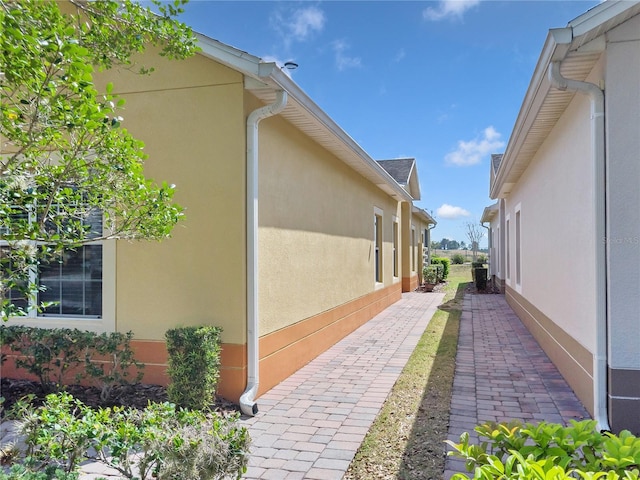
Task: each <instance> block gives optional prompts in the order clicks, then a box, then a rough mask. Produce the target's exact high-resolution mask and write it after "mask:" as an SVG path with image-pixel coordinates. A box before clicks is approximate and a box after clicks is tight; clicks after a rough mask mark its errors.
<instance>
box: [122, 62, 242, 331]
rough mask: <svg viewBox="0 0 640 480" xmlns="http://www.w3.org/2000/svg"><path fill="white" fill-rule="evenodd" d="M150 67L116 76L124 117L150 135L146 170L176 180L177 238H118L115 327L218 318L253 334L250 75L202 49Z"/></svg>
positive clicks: (160, 326)
mask: <svg viewBox="0 0 640 480" xmlns="http://www.w3.org/2000/svg"><path fill="white" fill-rule="evenodd" d="M153 62H154V63H153V65H154V66H155V67H156V71H155V72H154V74H153V75H151V76H150V77H143V78H140V77H133V76H131V75H125V76H124V77H123V78H115V79H114V84H115V89H116V91H118V92H119V93H121V94H122V96H123V97H124V98H125V99H126V100H127V105H126V106H127V108H126V111H125V112H124V116H125V123H124V125H125V126H126V127H127V128H128V129H129V130H130V131H131V133H132V134H133V135H134V136H136V137H137V138H139V139H141V140H143V141H144V142H145V143H146V148H145V150H146V152H147V154H148V155H149V159H148V161H147V162H146V165H145V172H146V174H147V175H148V176H150V177H152V178H154V179H156V180H157V181H167V182H169V183H175V184H176V185H177V193H176V201H177V202H178V203H179V204H181V205H182V206H184V207H185V208H186V211H185V219H184V221H183V222H181V224H179V225H178V226H177V227H176V228H175V229H174V232H173V238H171V239H168V240H165V241H163V242H161V243H156V242H135V243H127V242H122V241H120V242H118V244H117V268H116V271H117V329H118V330H120V331H127V330H133V331H134V333H135V336H136V338H138V339H163V338H164V332H165V331H166V330H167V329H168V328H171V327H175V326H178V325H194V324H213V325H219V326H222V327H223V329H224V333H223V340H224V341H225V342H231V343H243V342H244V341H245V318H246V315H245V297H246V294H245V273H244V272H245V267H244V265H245V264H244V262H245V240H244V239H245V222H244V218H245V194H244V186H245V140H244V132H245V130H244V112H243V84H242V75H240V74H238V73H237V72H233V71H232V70H230V69H228V68H226V67H224V66H222V65H219V64H217V63H215V62H212V61H210V60H207V59H204V58H203V57H201V56H196V57H194V58H191V59H188V60H186V61H180V62H167V61H164V60H162V59H160V58H159V57H154V58H153Z"/></svg>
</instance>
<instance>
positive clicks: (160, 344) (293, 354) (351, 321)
mask: <svg viewBox="0 0 640 480" xmlns="http://www.w3.org/2000/svg"><path fill="white" fill-rule="evenodd" d="M412 280H413V279H412ZM415 283H416V286H417V277H415ZM402 290H403V288H402V285H401V284H400V283H396V284H394V285H392V286H390V287H386V288H383V289H380V290H377V291H375V292H373V293H371V294H368V295H365V296H363V297H360V298H358V299H356V300H353V301H351V302H348V303H346V304H344V305H340V306H339V307H336V308H332V309H331V310H327V311H326V312H323V313H320V314H318V315H315V316H313V317H310V318H308V319H306V320H303V321H301V322H298V323H296V324H295V325H291V326H289V327H287V328H283V329H281V330H278V331H277V332H273V333H270V334H268V335H264V336H263V337H261V338H260V347H259V348H260V387H259V389H258V396H259V395H261V394H262V393H264V392H266V391H267V390H269V389H271V388H272V387H274V386H275V385H277V384H278V383H280V382H281V381H282V380H284V379H285V378H287V377H288V376H290V375H291V374H293V373H294V372H295V371H296V370H298V369H300V368H302V367H303V366H304V365H306V364H307V363H309V362H310V361H311V360H313V359H314V358H315V357H317V356H318V355H320V354H321V353H322V352H324V351H325V350H327V349H328V348H329V347H331V346H332V345H334V344H335V343H337V342H338V341H340V340H341V339H342V338H344V337H345V336H347V335H348V334H349V333H351V332H353V331H354V330H356V329H357V328H358V327H360V326H361V325H363V324H365V323H366V322H368V321H369V320H371V319H372V318H373V317H374V316H376V315H377V314H378V313H380V312H381V311H383V310H384V309H385V308H387V307H388V306H389V305H392V304H393V303H395V302H397V301H398V300H400V298H401V297H402ZM131 345H132V348H133V349H134V351H135V356H136V358H137V359H138V360H139V361H140V362H142V363H144V364H145V368H144V378H143V380H142V381H143V382H144V383H150V384H159V385H167V384H168V382H169V377H168V376H167V373H166V368H167V349H166V345H165V342H164V341H153V340H133V341H132V342H131ZM7 353H8V352H7ZM221 363H222V369H221V372H220V380H219V383H218V394H219V395H221V396H223V397H224V398H226V399H228V400H231V401H233V402H237V401H238V400H239V399H240V395H241V394H242V392H244V389H245V387H246V372H247V353H246V345H237V344H223V345H222V353H221ZM2 376H5V377H20V378H25V372H24V371H23V370H18V371H17V370H16V369H15V366H14V362H13V358H11V357H10V358H8V360H7V362H5V363H4V364H3V366H2Z"/></svg>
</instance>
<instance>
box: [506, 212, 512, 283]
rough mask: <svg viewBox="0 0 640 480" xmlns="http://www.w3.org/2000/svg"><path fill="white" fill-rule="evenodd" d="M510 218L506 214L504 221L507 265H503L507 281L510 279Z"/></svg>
mask: <svg viewBox="0 0 640 480" xmlns="http://www.w3.org/2000/svg"><path fill="white" fill-rule="evenodd" d="M510 224H511V220H510V218H509V216H508V215H507V218H506V223H505V243H506V247H507V251H506V258H507V265H506V266H505V270H506V272H505V273H506V276H507V281H509V280H511V228H510Z"/></svg>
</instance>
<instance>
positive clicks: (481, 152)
mask: <svg viewBox="0 0 640 480" xmlns="http://www.w3.org/2000/svg"><path fill="white" fill-rule="evenodd" d="M501 136H502V135H501V134H500V133H499V132H497V131H496V129H495V128H493V127H487V128H485V129H484V132H483V134H482V137H481V138H475V139H474V140H469V141H468V142H465V141H464V140H460V141H458V148H457V149H456V150H454V151H453V152H450V153H448V154H447V155H446V156H445V157H444V160H445V162H446V163H447V165H456V166H458V167H467V166H470V165H476V164H478V163H480V162H481V161H482V158H483V157H485V156H486V155H489V154H491V153H495V152H496V151H498V150H500V149H502V148H503V147H504V146H505V143H504V142H503V141H502V140H500V137H501Z"/></svg>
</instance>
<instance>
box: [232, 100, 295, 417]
mask: <svg viewBox="0 0 640 480" xmlns="http://www.w3.org/2000/svg"><path fill="white" fill-rule="evenodd" d="M286 105H287V92H285V91H284V90H279V91H278V92H277V93H276V99H275V101H274V102H273V103H272V104H270V105H265V106H264V107H260V108H258V109H256V110H254V111H252V112H251V113H250V114H249V116H248V117H247V159H246V160H247V185H246V188H247V251H246V257H247V269H246V275H247V304H246V307H247V387H246V389H245V391H244V393H243V394H242V395H241V396H240V402H239V403H240V410H241V411H242V413H244V414H245V415H249V416H254V415H256V414H257V413H258V404H257V403H256V401H255V398H256V396H257V394H258V387H259V386H260V365H259V362H260V355H259V348H258V347H259V345H258V343H259V339H260V333H259V325H258V318H259V316H258V123H260V121H261V120H263V119H265V118H268V117H271V116H273V115H277V114H278V113H280V112H281V111H282V110H284V107H285V106H286Z"/></svg>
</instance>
